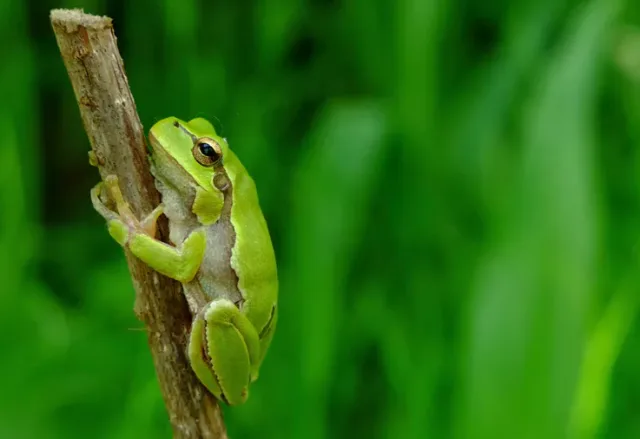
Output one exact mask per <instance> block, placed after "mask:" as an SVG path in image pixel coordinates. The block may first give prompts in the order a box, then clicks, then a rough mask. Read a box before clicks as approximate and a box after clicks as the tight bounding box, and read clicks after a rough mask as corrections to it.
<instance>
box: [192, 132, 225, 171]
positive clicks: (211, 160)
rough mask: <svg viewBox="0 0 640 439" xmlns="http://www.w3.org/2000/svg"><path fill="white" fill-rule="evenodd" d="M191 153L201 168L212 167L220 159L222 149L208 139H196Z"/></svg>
mask: <svg viewBox="0 0 640 439" xmlns="http://www.w3.org/2000/svg"><path fill="white" fill-rule="evenodd" d="M191 152H192V153H193V157H194V158H195V159H196V161H197V162H198V163H200V164H201V165H202V166H213V165H215V164H216V163H218V162H219V161H220V160H221V159H222V148H220V145H219V144H218V142H216V141H215V140H213V139H210V138H208V137H202V138H200V139H198V140H197V141H196V143H195V145H193V148H192V149H191Z"/></svg>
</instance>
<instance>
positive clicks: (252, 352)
mask: <svg viewBox="0 0 640 439" xmlns="http://www.w3.org/2000/svg"><path fill="white" fill-rule="evenodd" d="M188 353H189V360H190V362H191V367H192V368H193V370H194V372H195V373H196V375H197V377H198V378H199V379H200V381H201V382H202V383H203V384H204V385H205V386H206V387H207V388H208V389H209V391H210V392H211V393H213V394H214V396H215V397H216V398H218V399H221V400H222V401H224V402H226V403H227V404H229V405H238V404H242V403H244V402H245V401H246V399H247V397H248V388H249V384H250V383H251V382H252V381H254V380H255V379H256V378H257V376H258V366H259V362H260V340H259V337H258V333H257V331H256V329H255V327H254V326H253V324H252V323H251V322H250V321H249V319H248V318H247V317H246V315H245V314H243V313H242V311H240V310H239V309H238V308H237V307H236V306H235V305H234V304H233V302H231V301H229V300H227V299H218V300H214V301H212V302H209V303H208V304H207V306H205V307H204V308H203V309H202V311H200V312H199V313H198V315H197V316H196V318H195V319H194V321H193V326H192V328H191V335H190V338H189V350H188Z"/></svg>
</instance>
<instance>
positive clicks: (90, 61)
mask: <svg viewBox="0 0 640 439" xmlns="http://www.w3.org/2000/svg"><path fill="white" fill-rule="evenodd" d="M51 24H52V26H53V31H54V33H55V35H56V40H57V41H58V47H59V48H60V52H61V54H62V59H63V60H64V64H65V66H66V68H67V71H68V73H69V77H70V78H71V84H72V85H73V90H74V92H75V96H76V99H77V101H78V106H79V108H80V114H81V116H82V121H83V123H84V128H85V130H86V132H87V136H88V137H89V141H90V142H91V147H92V150H93V152H94V153H95V157H96V159H97V162H98V168H99V170H100V175H101V176H102V178H103V179H104V178H105V177H106V176H107V175H109V174H115V175H117V176H118V178H119V180H120V186H121V189H122V192H123V194H124V196H125V198H126V199H127V200H128V201H129V203H130V204H131V208H132V209H133V211H134V212H135V213H136V215H138V217H142V216H144V215H146V214H147V213H149V212H150V211H151V210H152V209H153V208H154V207H155V206H157V205H158V203H159V202H160V196H159V194H158V192H157V191H156V189H155V187H154V184H153V178H152V176H151V174H150V173H149V167H148V162H147V159H146V144H145V138H144V134H143V131H142V125H141V123H140V119H139V117H138V114H137V112H136V106H135V103H134V101H133V96H132V95H131V91H130V89H129V84H128V81H127V78H126V76H125V73H124V67H123V63H122V58H121V57H120V53H119V51H118V47H117V44H116V37H115V34H114V32H113V26H112V24H111V19H110V18H108V17H98V16H95V15H89V14H85V13H83V11H82V10H64V9H57V10H53V11H51ZM88 189H89V188H87V190H88ZM158 226H159V227H158V228H159V231H158V233H159V235H158V236H159V238H160V239H163V240H166V239H167V237H168V233H167V231H168V229H167V224H166V220H163V221H160V222H159V224H158ZM127 262H128V264H129V271H130V273H131V278H132V280H133V285H134V287H135V290H136V304H135V312H136V314H137V316H138V318H139V319H140V320H141V321H142V322H144V324H145V326H146V328H147V331H148V341H149V347H150V349H151V355H152V356H153V361H154V364H155V368H156V373H157V375H158V380H159V382H160V390H161V391H162V394H163V397H164V401H165V405H166V407H167V411H168V413H169V420H170V422H171V425H172V427H173V431H174V437H176V438H180V439H183V438H184V439H186V438H189V439H192V438H193V439H196V438H198V439H199V438H207V439H209V438H212V439H213V438H215V439H219V438H226V437H227V434H226V430H225V426H224V423H223V421H222V414H221V411H220V407H219V406H218V404H217V403H216V401H215V399H214V398H213V397H212V396H211V394H210V393H209V392H207V391H206V390H205V388H204V387H203V386H202V384H200V382H199V381H198V380H197V378H196V377H195V375H194V374H193V372H192V370H191V367H190V366H189V361H188V359H187V357H186V353H185V346H186V340H187V334H188V330H189V327H190V325H191V314H190V312H189V308H188V306H187V302H186V300H185V298H184V296H183V294H182V289H181V286H180V284H179V283H177V282H175V281H173V280H171V279H169V278H166V277H164V276H161V275H160V274H158V273H156V272H154V271H153V270H151V269H150V268H149V267H147V266H146V265H145V264H143V263H142V262H140V261H139V260H137V259H136V258H135V257H133V256H132V255H131V254H130V253H129V252H128V251H127Z"/></svg>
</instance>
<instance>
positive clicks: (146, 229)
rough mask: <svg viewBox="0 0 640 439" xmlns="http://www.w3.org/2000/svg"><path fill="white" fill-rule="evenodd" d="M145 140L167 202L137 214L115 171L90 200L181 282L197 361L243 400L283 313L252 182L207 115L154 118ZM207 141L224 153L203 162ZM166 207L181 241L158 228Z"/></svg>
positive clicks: (208, 379)
mask: <svg viewBox="0 0 640 439" xmlns="http://www.w3.org/2000/svg"><path fill="white" fill-rule="evenodd" d="M203 139H204V140H203ZM149 140H150V144H151V157H150V159H151V165H152V166H151V169H152V173H153V175H154V177H155V180H156V187H157V188H158V190H159V191H160V193H161V195H162V204H161V205H159V206H158V207H157V208H156V209H154V211H153V212H151V213H150V214H149V215H148V216H147V217H146V218H144V219H143V220H142V221H140V220H138V219H137V218H136V217H135V216H134V214H133V213H132V211H131V209H130V207H129V205H128V204H127V202H126V201H125V200H124V198H123V196H122V193H121V192H120V188H119V185H118V179H117V177H116V176H109V177H107V178H106V179H105V183H104V184H103V183H100V184H98V185H97V186H96V187H95V188H94V189H93V190H92V191H91V199H92V202H93V205H94V207H95V209H96V210H97V211H98V212H99V213H100V214H101V215H102V216H103V217H104V218H105V219H106V220H107V225H108V229H109V233H110V235H111V236H112V237H113V238H114V239H115V240H116V241H117V242H118V243H119V244H120V245H121V246H123V247H126V248H128V249H129V250H130V251H131V252H132V253H133V254H134V255H135V256H136V257H137V258H139V259H140V260H141V261H143V262H144V263H146V264H147V265H149V266H150V267H151V268H152V269H154V270H156V271H157V272H159V273H162V274H164V275H165V276H168V277H170V278H173V279H176V280H177V281H179V282H181V283H182V285H183V289H184V294H185V296H186V298H187V301H188V303H189V306H190V308H191V312H192V314H193V315H194V320H193V325H192V327H191V333H190V336H189V345H188V356H189V360H190V362H191V367H192V368H193V370H194V372H195V374H196V375H197V377H198V378H199V379H200V381H201V382H202V383H203V384H204V385H205V386H206V387H207V388H208V389H209V391H210V392H211V393H212V394H213V395H215V396H216V397H217V398H218V399H219V400H221V401H224V402H226V403H227V404H229V405H238V404H242V403H244V402H245V401H246V399H247V397H248V388H249V384H250V383H251V382H253V381H255V380H256V379H257V378H258V371H259V369H260V365H261V363H262V360H263V359H264V356H265V354H266V351H267V349H268V347H269V344H270V342H271V338H272V337H273V332H274V330H275V327H276V321H277V309H276V304H277V296H278V279H277V273H276V261H275V255H274V251H273V246H272V244H271V238H270V236H269V230H268V229H267V224H266V221H265V219H264V216H263V214H262V211H261V210H260V205H259V202H258V195H257V192H256V187H255V184H254V182H253V179H252V178H251V177H250V176H249V174H248V173H247V171H246V169H245V168H244V166H243V165H242V163H240V161H239V160H238V158H237V157H236V155H235V154H234V153H233V152H232V151H231V150H230V149H229V146H228V144H227V142H226V139H222V138H221V137H219V136H218V135H217V134H216V132H215V129H214V128H213V126H212V125H211V124H210V123H209V122H207V121H206V120H204V119H200V118H198V119H193V120H191V121H189V122H184V121H182V120H179V119H176V118H175V117H170V118H167V119H163V120H161V121H159V122H158V123H156V124H155V125H154V126H153V127H152V128H151V131H150V133H149ZM203 141H205V142H207V143H208V144H210V145H211V144H214V143H217V146H218V148H219V149H218V152H219V153H220V154H219V156H220V155H221V159H219V160H217V161H216V162H215V163H202V161H203V158H204V159H209V157H205V156H203V155H200V156H198V154H199V151H200V150H199V149H198V147H199V146H200V145H201V143H202V142H203ZM219 156H218V157H219ZM198 159H200V160H198ZM104 189H107V191H104ZM105 192H106V194H105ZM106 195H110V200H109V197H108V196H106ZM105 199H106V201H104V200H105ZM105 203H108V204H109V205H107V204H105ZM113 205H115V211H114V210H112V209H111V208H110V207H111V206H113ZM163 213H164V214H165V215H166V216H167V218H168V219H169V229H170V240H171V242H172V243H174V244H175V245H169V244H166V243H164V242H162V241H159V240H157V239H156V238H155V231H156V221H157V219H158V217H159V216H160V215H161V214H163Z"/></svg>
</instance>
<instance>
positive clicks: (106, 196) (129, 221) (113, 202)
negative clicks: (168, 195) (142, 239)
mask: <svg viewBox="0 0 640 439" xmlns="http://www.w3.org/2000/svg"><path fill="white" fill-rule="evenodd" d="M91 202H92V203H93V207H94V209H95V210H96V211H98V213H99V214H100V215H102V217H103V218H104V219H105V220H107V222H108V223H109V224H110V225H111V224H112V222H114V221H116V222H118V223H120V224H121V225H122V227H127V228H128V229H130V230H132V231H134V230H135V231H136V232H137V233H144V234H146V235H149V236H150V237H154V236H155V234H156V224H157V221H158V218H159V217H160V215H162V213H163V211H164V210H163V209H164V207H163V205H162V204H160V205H158V206H157V207H156V208H155V209H153V211H152V212H151V213H150V214H149V215H147V216H146V217H145V218H144V219H143V220H142V221H140V220H138V218H136V216H135V215H134V213H133V211H132V210H131V207H130V206H129V203H127V202H126V201H125V199H124V196H123V195H122V191H121V190H120V185H119V181H118V177H117V176H115V175H108V176H107V177H106V178H105V181H104V183H103V182H100V183H98V184H97V185H96V186H95V187H94V188H93V189H92V190H91Z"/></svg>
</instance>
